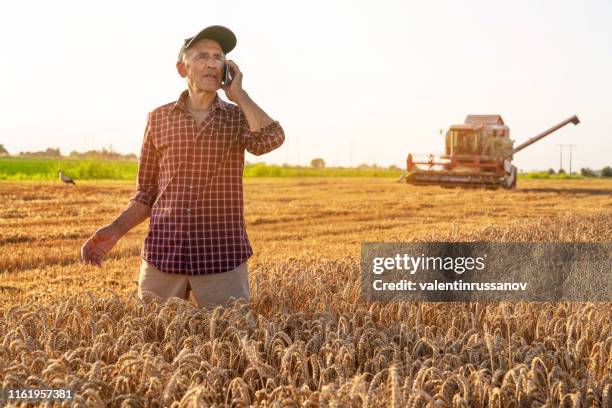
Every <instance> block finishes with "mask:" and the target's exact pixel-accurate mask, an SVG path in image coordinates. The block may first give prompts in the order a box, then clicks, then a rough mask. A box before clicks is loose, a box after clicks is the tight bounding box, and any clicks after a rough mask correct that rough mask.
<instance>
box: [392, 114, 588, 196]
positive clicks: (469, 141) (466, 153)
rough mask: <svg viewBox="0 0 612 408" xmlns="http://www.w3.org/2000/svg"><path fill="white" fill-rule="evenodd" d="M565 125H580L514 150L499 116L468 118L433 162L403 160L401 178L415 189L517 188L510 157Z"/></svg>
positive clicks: (448, 135)
mask: <svg viewBox="0 0 612 408" xmlns="http://www.w3.org/2000/svg"><path fill="white" fill-rule="evenodd" d="M568 123H573V124H574V125H577V124H578V123H580V120H578V116H576V115H574V116H572V117H571V118H569V119H566V120H564V121H563V122H561V123H559V124H557V125H555V126H553V127H551V128H550V129H548V130H545V131H544V132H542V133H540V134H539V135H537V136H535V137H533V138H531V139H529V140H527V141H526V142H525V143H523V144H521V145H519V146H517V147H514V141H513V140H512V139H510V128H509V127H508V126H506V124H504V121H503V120H502V118H501V115H468V116H467V118H466V119H465V124H462V125H453V126H451V127H450V129H449V130H448V132H446V152H445V154H444V155H442V156H440V160H437V161H436V160H435V158H434V156H433V155H429V157H428V159H427V160H426V161H414V160H413V157H412V154H410V153H409V154H408V158H407V160H406V170H407V171H408V173H407V174H405V175H403V176H402V177H401V178H400V181H406V182H408V183H411V184H417V185H438V186H447V187H455V186H466V187H485V188H499V187H504V188H507V189H510V188H515V187H516V177H517V170H516V167H515V166H513V165H512V156H513V155H514V154H515V153H517V152H520V151H521V150H523V149H524V148H526V147H527V146H530V145H531V144H533V143H535V142H537V141H538V140H540V139H543V138H544V137H546V136H548V135H549V134H551V133H553V132H555V131H557V130H559V129H561V128H562V127H563V126H565V125H567V124H568Z"/></svg>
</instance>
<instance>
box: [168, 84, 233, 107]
mask: <svg viewBox="0 0 612 408" xmlns="http://www.w3.org/2000/svg"><path fill="white" fill-rule="evenodd" d="M188 97H189V91H188V90H187V89H185V90H184V91H183V92H181V95H180V96H179V98H178V99H177V101H176V102H175V103H174V105H173V106H172V111H174V110H176V109H182V110H185V107H186V106H187V105H186V103H187V98H188ZM228 107H229V104H228V103H227V102H225V101H224V100H223V99H221V98H219V94H218V93H217V94H215V99H214V101H213V103H212V106H211V108H212V109H211V112H214V111H215V110H217V109H221V110H222V111H224V112H227V109H228Z"/></svg>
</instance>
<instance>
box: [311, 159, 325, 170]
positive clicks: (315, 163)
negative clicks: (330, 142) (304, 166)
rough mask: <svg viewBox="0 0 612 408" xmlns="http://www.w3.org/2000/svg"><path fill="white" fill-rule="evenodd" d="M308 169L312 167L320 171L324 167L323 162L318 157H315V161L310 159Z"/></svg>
mask: <svg viewBox="0 0 612 408" xmlns="http://www.w3.org/2000/svg"><path fill="white" fill-rule="evenodd" d="M310 167H314V168H315V169H322V168H324V167H325V160H323V159H322V158H320V157H317V158H316V159H312V160H311V161H310Z"/></svg>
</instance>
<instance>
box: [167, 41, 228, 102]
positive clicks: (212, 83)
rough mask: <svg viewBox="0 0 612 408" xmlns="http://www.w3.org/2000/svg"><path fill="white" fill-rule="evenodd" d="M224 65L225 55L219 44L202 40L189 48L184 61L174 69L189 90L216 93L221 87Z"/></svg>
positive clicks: (178, 63)
mask: <svg viewBox="0 0 612 408" xmlns="http://www.w3.org/2000/svg"><path fill="white" fill-rule="evenodd" d="M224 64H225V55H224V54H223V50H222V49H221V47H220V46H219V44H218V43H217V42H216V41H214V40H209V39H203V40H200V41H198V42H196V43H194V44H193V45H192V46H191V47H189V49H188V50H187V51H186V52H185V58H184V60H183V61H179V62H177V64H176V68H177V69H178V71H179V74H180V75H181V77H183V78H185V79H186V80H187V83H188V85H189V87H190V88H195V89H197V90H201V91H207V92H216V91H217V90H218V89H219V88H220V87H221V79H222V74H223V66H224Z"/></svg>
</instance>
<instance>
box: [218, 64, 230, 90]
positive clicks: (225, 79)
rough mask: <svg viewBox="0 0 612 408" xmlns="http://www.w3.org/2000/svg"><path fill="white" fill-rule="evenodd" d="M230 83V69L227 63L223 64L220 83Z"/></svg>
mask: <svg viewBox="0 0 612 408" xmlns="http://www.w3.org/2000/svg"><path fill="white" fill-rule="evenodd" d="M231 83H232V77H231V76H230V69H229V67H228V66H227V64H225V65H224V66H223V80H222V81H221V85H229V84H231Z"/></svg>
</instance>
